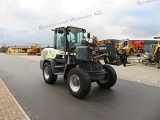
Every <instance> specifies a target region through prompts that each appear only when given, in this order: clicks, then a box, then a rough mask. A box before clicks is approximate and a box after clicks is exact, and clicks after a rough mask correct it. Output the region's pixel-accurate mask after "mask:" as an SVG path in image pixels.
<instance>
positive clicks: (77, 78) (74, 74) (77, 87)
mask: <svg viewBox="0 0 160 120" xmlns="http://www.w3.org/2000/svg"><path fill="white" fill-rule="evenodd" d="M67 84H68V88H69V91H70V93H71V94H72V95H73V96H74V97H76V98H79V99H81V98H83V97H85V96H86V95H87V94H88V93H89V91H90V89H91V79H90V77H89V74H88V73H87V72H85V71H84V70H83V69H81V68H73V69H71V70H70V71H69V73H68V76H67Z"/></svg>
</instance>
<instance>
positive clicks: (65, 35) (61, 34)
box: [53, 26, 86, 52]
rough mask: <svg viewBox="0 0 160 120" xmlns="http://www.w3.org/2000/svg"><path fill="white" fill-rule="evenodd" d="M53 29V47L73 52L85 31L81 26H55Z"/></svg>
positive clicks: (79, 43) (82, 38)
mask: <svg viewBox="0 0 160 120" xmlns="http://www.w3.org/2000/svg"><path fill="white" fill-rule="evenodd" d="M54 31H55V32H54V34H55V35H54V45H53V48H54V49H57V50H60V51H64V52H74V51H75V48H76V47H77V46H80V45H81V42H82V40H84V33H85V32H86V30H85V29H83V28H77V27H71V26H67V27H60V28H56V29H55V30H54Z"/></svg>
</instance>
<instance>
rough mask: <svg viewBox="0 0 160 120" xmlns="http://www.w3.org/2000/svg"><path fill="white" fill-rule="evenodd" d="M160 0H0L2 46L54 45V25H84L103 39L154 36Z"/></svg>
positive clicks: (159, 20)
mask: <svg viewBox="0 0 160 120" xmlns="http://www.w3.org/2000/svg"><path fill="white" fill-rule="evenodd" d="M159 5H160V0H138V1H137V0H123V2H122V1H120V0H0V46H2V45H7V46H9V45H27V46H32V45H34V44H35V43H37V44H39V45H41V46H47V45H50V46H52V44H53V38H54V34H53V31H51V29H54V28H56V27H59V26H67V25H68V26H76V27H81V28H85V29H86V30H87V32H90V33H91V36H93V35H94V36H96V37H97V38H98V39H99V40H103V39H136V40H137V39H141V40H143V39H149V40H150V39H153V37H154V36H155V35H156V34H157V33H158V32H160V12H158V11H159Z"/></svg>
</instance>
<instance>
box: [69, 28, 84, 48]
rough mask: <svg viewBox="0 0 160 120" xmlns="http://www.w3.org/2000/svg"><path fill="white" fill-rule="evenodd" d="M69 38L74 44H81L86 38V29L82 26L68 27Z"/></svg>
mask: <svg viewBox="0 0 160 120" xmlns="http://www.w3.org/2000/svg"><path fill="white" fill-rule="evenodd" d="M68 31H69V32H68V34H67V40H68V42H69V43H73V44H74V46H75V47H76V46H79V45H80V44H81V42H82V40H83V39H84V30H83V29H81V28H68Z"/></svg>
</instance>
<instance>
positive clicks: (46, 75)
mask: <svg viewBox="0 0 160 120" xmlns="http://www.w3.org/2000/svg"><path fill="white" fill-rule="evenodd" d="M44 77H45V78H46V79H49V69H48V67H45V68H44Z"/></svg>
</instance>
